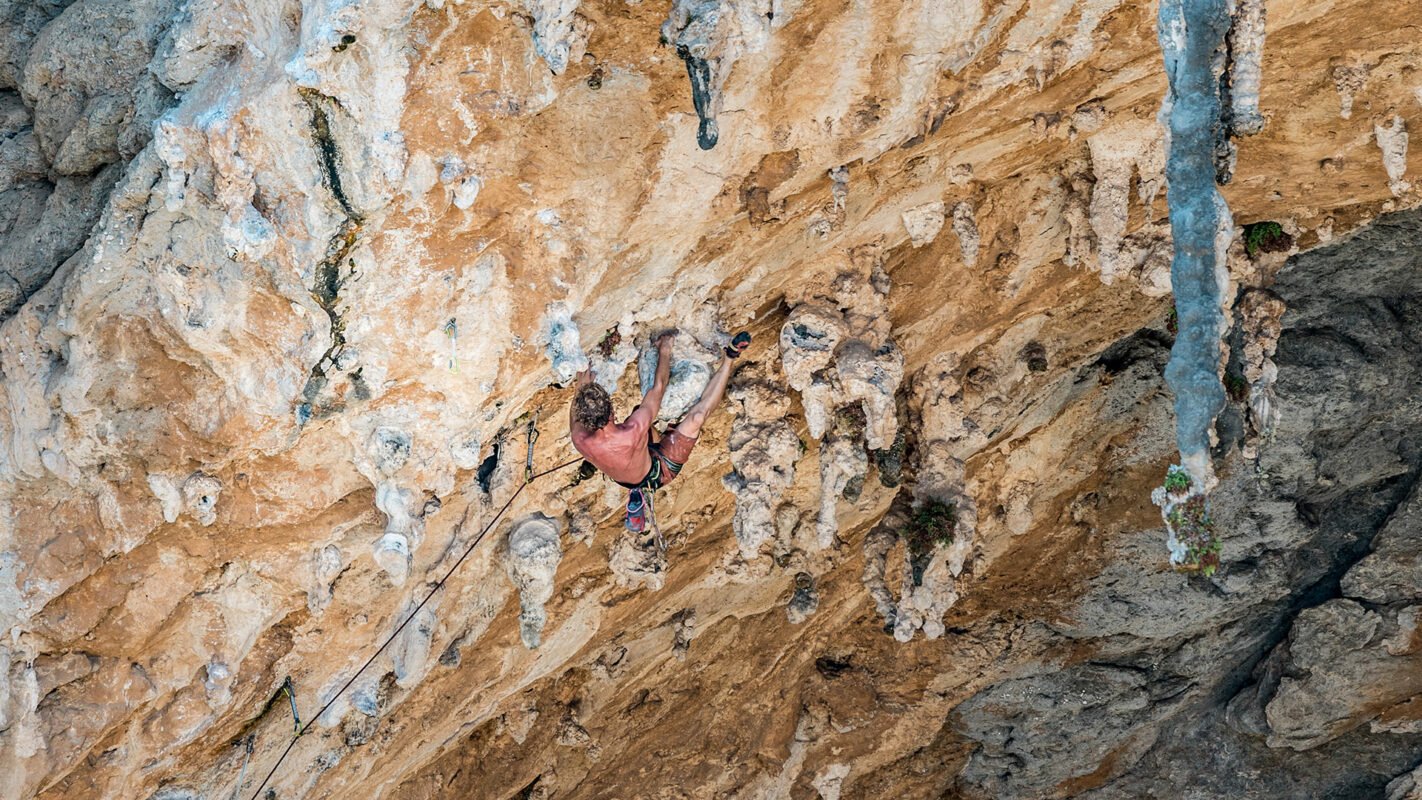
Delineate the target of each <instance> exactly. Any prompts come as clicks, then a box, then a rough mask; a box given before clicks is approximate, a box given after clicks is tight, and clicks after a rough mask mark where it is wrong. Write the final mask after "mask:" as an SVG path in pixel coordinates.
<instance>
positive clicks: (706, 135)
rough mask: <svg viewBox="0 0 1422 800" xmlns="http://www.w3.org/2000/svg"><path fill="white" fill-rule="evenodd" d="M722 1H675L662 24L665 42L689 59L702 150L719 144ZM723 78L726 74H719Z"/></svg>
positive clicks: (698, 137) (687, 65) (688, 68)
mask: <svg viewBox="0 0 1422 800" xmlns="http://www.w3.org/2000/svg"><path fill="white" fill-rule="evenodd" d="M726 11H727V9H723V8H722V0H677V2H675V3H673V4H672V8H671V12H670V13H669V14H668V16H667V19H666V22H664V23H662V31H661V33H662V41H663V42H665V43H667V44H670V45H672V46H673V47H675V48H676V54H677V56H679V57H680V58H681V60H682V61H684V62H686V74H687V77H689V78H690V79H691V102H692V105H694V106H695V107H696V118H697V119H698V120H700V125H699V126H698V127H697V129H696V144H697V145H698V146H700V147H701V149H702V150H710V149H711V148H713V147H715V146H716V140H717V138H718V137H719V136H720V132H719V131H718V130H717V128H716V110H717V109H716V101H717V93H718V92H719V91H720V88H721V87H720V85H719V84H718V76H717V74H716V70H717V69H718V68H719V67H720V66H721V58H722V57H724V56H725V53H724V52H719V53H713V52H712V51H713V50H717V51H720V50H722V49H723V45H724V42H721V41H720V39H722V38H724V36H725V35H726V34H725V32H724V31H720V28H721V25H722V14H723V13H725V12H726ZM719 77H722V78H724V75H722V76H719Z"/></svg>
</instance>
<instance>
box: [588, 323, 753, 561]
mask: <svg viewBox="0 0 1422 800" xmlns="http://www.w3.org/2000/svg"><path fill="white" fill-rule="evenodd" d="M675 335H676V332H675V331H672V332H669V333H664V334H662V335H661V336H659V337H657V375H656V379H655V380H654V381H652V388H651V389H648V390H647V394H646V395H644V396H643V397H642V404H641V405H639V406H637V408H636V409H634V410H633V411H632V414H631V416H629V417H627V420H626V421H625V422H622V423H620V424H617V423H613V422H612V398H611V397H609V396H608V394H607V390H606V389H603V388H602V387H601V386H598V385H597V384H596V383H594V382H593V379H592V372H591V371H590V370H583V371H582V372H580V373H578V393H577V394H576V395H574V396H573V406H572V409H571V413H570V414H569V428H570V430H571V433H572V437H573V447H575V448H577V450H578V452H579V453H582V454H583V457H584V458H586V459H587V462H585V463H584V465H583V468H584V470H585V475H584V476H585V477H586V476H588V475H591V472H590V471H587V470H588V463H591V465H592V466H594V467H597V468H598V469H600V470H602V471H603V472H605V473H607V476H608V477H609V478H612V479H613V480H614V481H616V482H617V483H618V484H620V485H622V486H625V487H627V489H629V490H630V495H629V497H628V499H627V527H628V528H629V529H631V530H632V531H634V532H636V533H641V532H642V531H643V530H644V529H645V528H646V524H647V505H648V504H647V500H648V497H649V494H650V493H651V492H654V491H656V490H657V489H660V488H661V487H663V486H666V485H667V484H668V483H671V482H672V479H674V478H675V477H676V476H677V474H678V473H679V472H681V468H682V465H683V464H685V463H686V459H687V457H688V456H690V455H691V448H693V447H695V446H696V437H697V435H698V434H700V433H701V426H702V425H704V424H705V423H706V418H707V417H709V416H710V415H711V412H712V411H714V410H715V408H716V406H718V405H720V403H721V396H722V395H724V394H725V393H726V382H727V381H728V380H730V377H731V361H732V360H734V359H735V358H736V357H738V356H739V355H740V354H741V352H742V351H743V350H745V349H746V348H747V347H749V346H750V334H748V333H745V332H741V333H738V334H736V335H735V337H734V338H733V339H731V344H730V346H729V347H727V348H726V355H725V357H724V358H722V359H721V365H720V366H719V367H718V368H717V370H716V373H715V374H714V375H712V376H711V380H710V382H709V383H707V384H706V390H705V391H703V392H702V393H701V399H700V400H697V401H696V404H695V405H693V406H692V407H691V408H690V409H689V410H688V411H687V412H686V416H684V417H682V419H681V422H678V423H677V424H676V426H675V427H674V428H672V429H671V430H670V431H667V434H666V436H664V437H662V438H661V439H660V440H658V439H657V435H656V431H655V430H654V429H653V428H652V423H653V422H654V421H656V419H657V414H658V412H660V411H661V408H662V395H663V394H664V393H665V392H666V390H667V379H668V377H669V376H670V375H671V345H672V338H673V337H674V336H675Z"/></svg>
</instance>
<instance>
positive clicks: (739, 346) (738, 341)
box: [726, 331, 751, 358]
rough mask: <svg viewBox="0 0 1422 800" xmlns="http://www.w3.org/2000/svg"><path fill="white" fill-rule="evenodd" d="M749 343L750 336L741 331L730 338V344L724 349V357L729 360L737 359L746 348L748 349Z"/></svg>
mask: <svg viewBox="0 0 1422 800" xmlns="http://www.w3.org/2000/svg"><path fill="white" fill-rule="evenodd" d="M750 343H751V335H750V334H749V333H746V332H745V331H741V332H740V333H738V334H736V335H735V336H732V337H731V343H730V344H729V345H727V347H726V355H727V356H729V357H731V358H739V357H740V355H741V353H743V352H745V350H746V348H747V347H750Z"/></svg>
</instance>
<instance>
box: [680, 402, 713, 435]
mask: <svg viewBox="0 0 1422 800" xmlns="http://www.w3.org/2000/svg"><path fill="white" fill-rule="evenodd" d="M705 424H706V412H705V411H703V410H701V409H699V408H693V409H692V410H691V411H689V412H688V413H687V415H686V416H685V417H683V418H682V420H681V422H678V423H677V425H676V430H677V433H680V434H681V435H682V436H686V437H688V438H691V439H695V438H696V437H697V436H698V435H700V433H701V426H702V425H705Z"/></svg>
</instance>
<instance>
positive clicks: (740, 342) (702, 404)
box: [662, 331, 751, 463]
mask: <svg viewBox="0 0 1422 800" xmlns="http://www.w3.org/2000/svg"><path fill="white" fill-rule="evenodd" d="M750 340H751V339H750V334H748V333H746V332H744V331H742V332H741V333H738V334H736V335H735V337H734V338H733V339H731V344H730V346H729V347H727V348H726V355H725V357H723V358H722V359H721V366H720V368H719V369H717V370H716V374H715V375H712V376H711V381H710V383H707V384H706V390H705V391H703V392H702V393H701V399H700V400H697V401H696V405H694V406H692V407H691V409H690V410H689V411H687V412H686V416H685V417H682V419H681V422H678V423H677V424H676V427H675V428H673V429H672V431H671V433H675V434H679V435H680V436H681V437H683V438H685V439H689V440H690V441H691V443H692V444H695V443H696V437H697V436H699V435H700V434H701V426H702V425H705V424H706V419H707V417H710V416H711V412H712V411H715V410H716V406H719V405H721V398H722V397H723V396H724V395H725V394H726V384H727V383H728V382H729V381H730V380H731V361H732V360H733V359H735V358H737V357H739V356H740V354H741V352H742V351H744V350H745V349H746V348H747V347H750ZM671 433H669V434H668V435H667V436H668V438H670V436H671ZM686 450H687V452H690V451H691V447H690V446H688V447H687V448H686ZM662 452H663V453H665V452H666V447H665V445H663V447H662ZM669 457H671V458H672V459H673V460H680V461H682V463H685V459H676V458H675V456H669Z"/></svg>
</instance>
